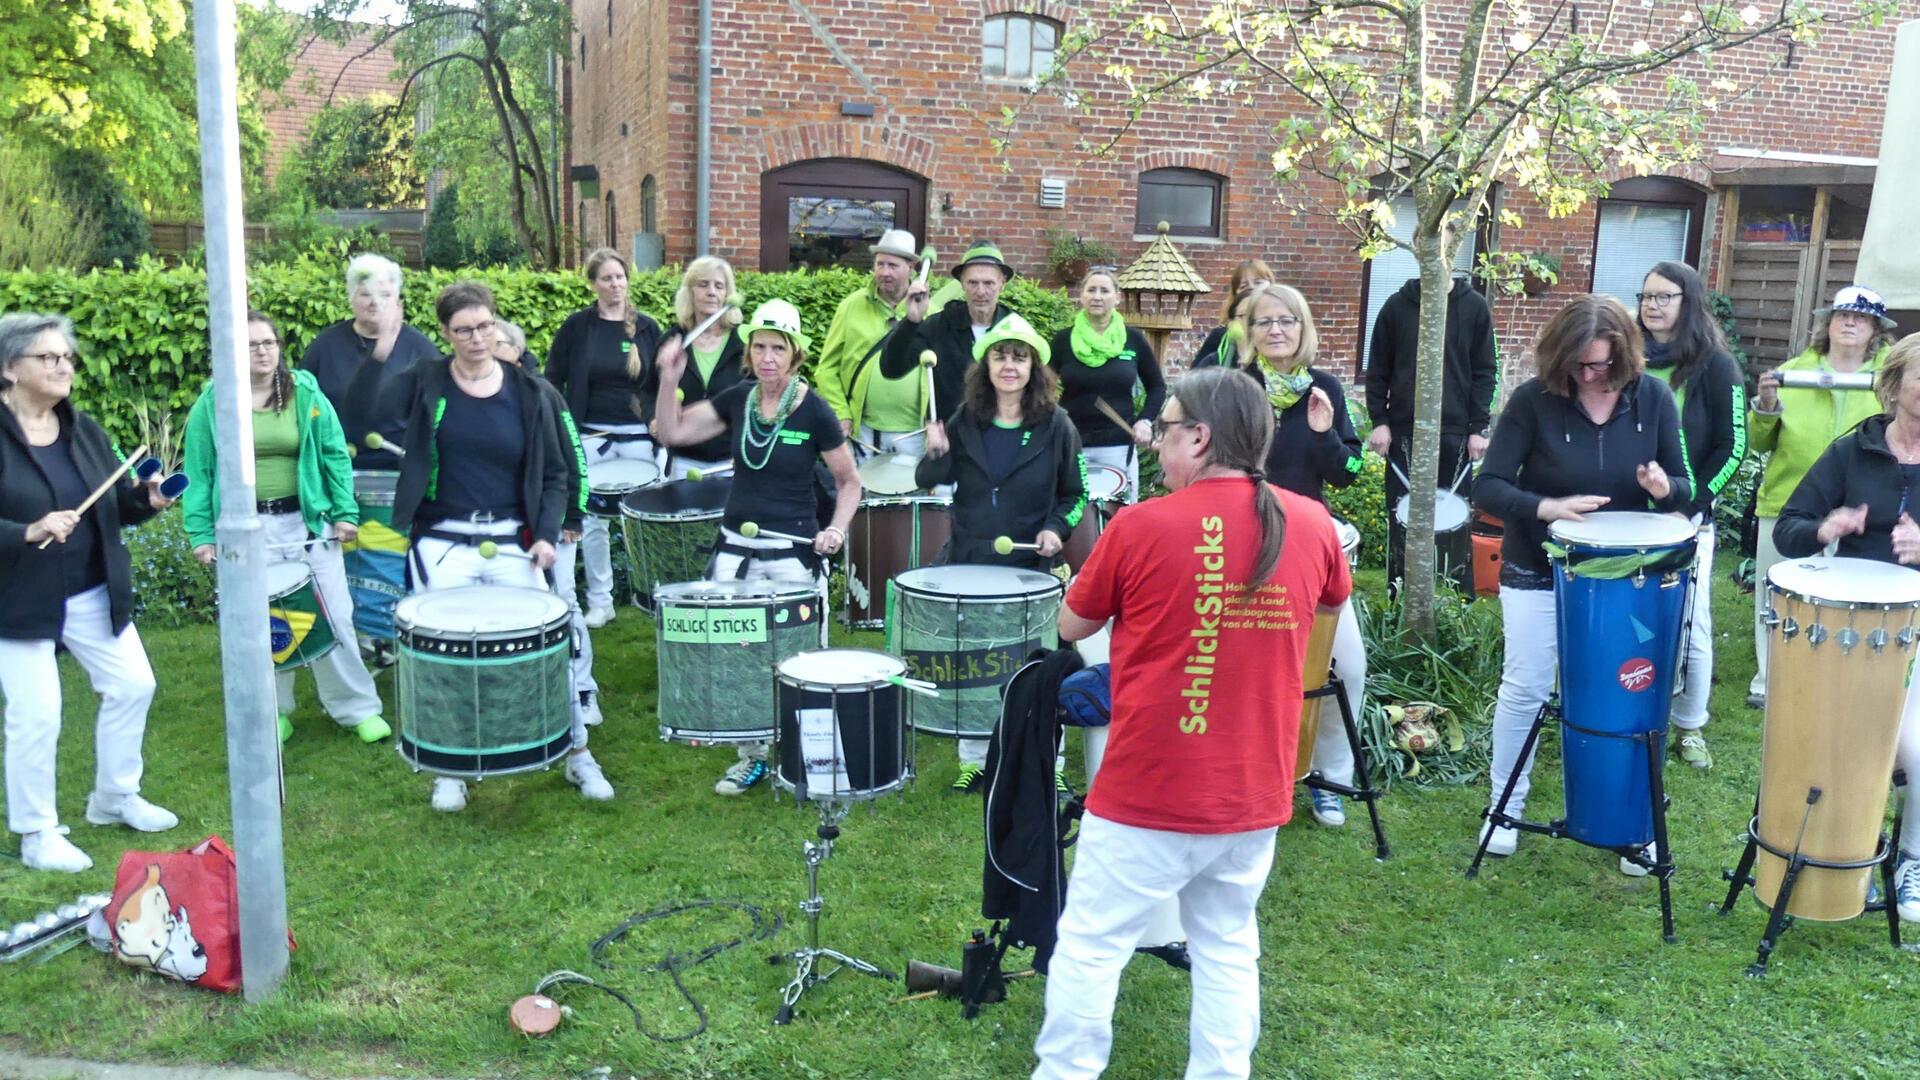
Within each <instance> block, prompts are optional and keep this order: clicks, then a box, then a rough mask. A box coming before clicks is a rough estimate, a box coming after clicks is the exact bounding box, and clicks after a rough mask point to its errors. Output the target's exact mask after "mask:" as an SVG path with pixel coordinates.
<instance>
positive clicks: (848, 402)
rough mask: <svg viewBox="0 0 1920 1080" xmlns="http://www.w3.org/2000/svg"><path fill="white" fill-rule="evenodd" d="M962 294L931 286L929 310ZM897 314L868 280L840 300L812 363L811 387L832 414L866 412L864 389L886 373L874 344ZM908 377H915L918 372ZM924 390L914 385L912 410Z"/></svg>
mask: <svg viewBox="0 0 1920 1080" xmlns="http://www.w3.org/2000/svg"><path fill="white" fill-rule="evenodd" d="M964 295H965V293H964V292H963V291H962V290H961V289H960V287H959V282H956V281H948V282H947V283H946V284H945V285H942V286H940V287H939V288H937V289H935V290H934V293H933V295H932V297H930V298H929V300H928V302H927V311H929V312H935V311H939V310H940V309H941V308H942V307H944V306H945V305H946V302H947V301H948V300H951V299H953V298H954V297H955V296H964ZM899 316H900V308H899V306H898V305H895V306H893V307H889V306H887V302H886V301H885V300H882V299H880V294H879V293H876V292H874V291H873V284H872V283H871V282H869V283H868V284H867V287H866V288H864V289H861V290H860V291H858V292H854V293H849V294H847V296H846V297H844V298H843V299H842V300H841V301H840V306H839V308H837V309H836V310H835V311H834V313H833V325H831V326H829V327H827V337H826V340H825V341H824V342H823V343H822V344H821V346H820V358H819V359H818V360H817V361H816V362H815V363H814V366H813V382H814V387H813V388H814V389H815V390H818V391H819V392H820V397H821V398H822V399H824V400H825V401H826V403H827V405H828V406H830V407H831V408H832V409H833V415H835V416H837V417H839V418H840V419H842V420H849V421H852V422H853V423H855V424H858V423H860V421H861V419H862V418H863V417H864V416H865V415H866V411H867V388H868V387H869V386H870V385H872V381H873V379H874V378H876V377H884V376H880V353H879V352H878V351H877V350H875V349H874V347H873V346H874V343H875V342H878V341H879V340H880V339H881V337H883V336H884V335H885V334H886V332H887V328H888V327H889V326H891V325H892V321H893V320H894V319H896V318H899ZM862 361H865V363H864V364H863V363H862ZM908 377H909V378H918V373H917V372H916V373H914V374H913V375H910V376H908ZM923 393H924V391H921V390H920V389H918V385H917V384H916V388H915V399H916V400H918V401H919V402H920V404H919V406H918V409H917V410H916V411H924V410H925V408H926V399H925V398H924V397H923V396H922V394H923ZM856 434H857V432H856Z"/></svg>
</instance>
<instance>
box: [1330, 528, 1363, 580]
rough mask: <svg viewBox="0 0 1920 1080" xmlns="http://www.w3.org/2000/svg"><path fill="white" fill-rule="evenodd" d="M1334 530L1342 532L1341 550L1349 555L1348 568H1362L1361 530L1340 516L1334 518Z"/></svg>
mask: <svg viewBox="0 0 1920 1080" xmlns="http://www.w3.org/2000/svg"><path fill="white" fill-rule="evenodd" d="M1333 531H1334V532H1336V533H1339V534H1340V551H1341V553H1342V554H1344V555H1345V556H1346V557H1347V569H1348V570H1358V569H1360V530H1359V529H1358V528H1356V527H1355V526H1353V525H1351V524H1349V523H1347V522H1345V521H1341V520H1340V519H1339V518H1334V519H1333Z"/></svg>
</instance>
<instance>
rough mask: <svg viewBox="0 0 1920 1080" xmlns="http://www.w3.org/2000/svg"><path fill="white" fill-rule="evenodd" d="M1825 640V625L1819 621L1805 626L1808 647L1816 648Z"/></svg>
mask: <svg viewBox="0 0 1920 1080" xmlns="http://www.w3.org/2000/svg"><path fill="white" fill-rule="evenodd" d="M1825 640H1827V628H1826V627H1824V626H1821V625H1820V624H1819V623H1814V624H1813V625H1812V626H1809V627H1807V647H1808V648H1813V649H1817V648H1819V647H1820V643H1821V642H1823V641H1825Z"/></svg>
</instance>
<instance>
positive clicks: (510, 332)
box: [493, 319, 527, 352]
mask: <svg viewBox="0 0 1920 1080" xmlns="http://www.w3.org/2000/svg"><path fill="white" fill-rule="evenodd" d="M493 331H494V333H496V334H499V335H500V336H501V337H503V338H505V339H506V340H507V344H509V345H512V346H513V347H514V348H516V349H519V350H521V351H523V352H524V351H525V350H526V348H527V332H526V331H525V330H522V329H520V328H519V327H517V326H515V325H513V324H512V323H510V322H508V321H507V320H505V319H495V320H493Z"/></svg>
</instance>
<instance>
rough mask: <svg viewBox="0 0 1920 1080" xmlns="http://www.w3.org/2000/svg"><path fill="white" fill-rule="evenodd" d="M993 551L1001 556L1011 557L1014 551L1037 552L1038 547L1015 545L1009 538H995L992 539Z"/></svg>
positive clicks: (1034, 545) (1011, 538) (1033, 545)
mask: <svg viewBox="0 0 1920 1080" xmlns="http://www.w3.org/2000/svg"><path fill="white" fill-rule="evenodd" d="M993 550H995V551H997V552H999V553H1000V554H1002V555H1011V554H1013V553H1014V552H1016V551H1039V550H1040V545H1039V544H1016V543H1014V542H1013V537H1011V536H996V537H994V538H993Z"/></svg>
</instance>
